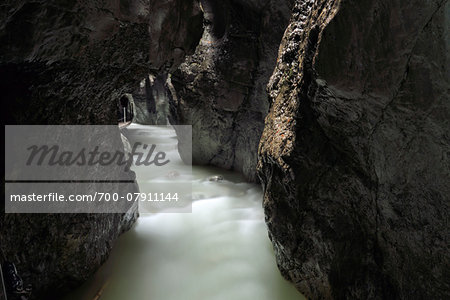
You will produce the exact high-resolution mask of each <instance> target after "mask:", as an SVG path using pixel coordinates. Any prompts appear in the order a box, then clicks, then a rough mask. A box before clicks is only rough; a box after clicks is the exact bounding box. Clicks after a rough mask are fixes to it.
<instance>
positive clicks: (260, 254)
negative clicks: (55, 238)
mask: <svg viewBox="0 0 450 300" xmlns="http://www.w3.org/2000/svg"><path fill="white" fill-rule="evenodd" d="M127 130H128V136H129V137H130V140H134V141H141V142H143V143H144V142H145V143H151V142H153V143H158V144H165V145H166V146H167V149H168V150H170V149H172V150H174V151H173V152H172V154H173V153H176V144H177V140H176V137H175V132H174V131H173V129H170V128H167V129H161V127H159V128H156V127H152V126H142V125H136V124H131V125H130V126H128V128H127ZM156 136H157V138H155V137H156ZM178 159H179V157H178ZM134 171H135V172H136V175H137V180H138V182H139V183H140V185H141V190H142V186H145V184H141V183H142V182H141V181H143V180H144V179H143V178H145V180H147V179H148V178H149V176H150V177H152V180H153V181H154V180H171V179H170V178H167V177H164V176H161V174H146V172H148V171H146V168H145V167H135V168H134ZM179 172H180V174H177V176H184V175H185V174H183V171H179ZM189 172H190V170H189ZM214 175H221V176H223V178H224V179H223V180H220V181H210V180H208V178H210V177H211V176H214ZM158 176H159V177H158ZM189 176H190V178H189V180H190V181H192V194H193V198H194V199H196V200H195V201H194V202H193V204H192V213H153V214H150V213H145V212H147V211H151V209H149V208H148V207H145V205H141V207H140V212H141V217H140V218H139V219H138V221H137V222H136V224H135V226H134V227H133V228H132V229H131V230H130V231H129V232H127V233H125V234H123V235H122V236H121V237H120V238H119V240H118V242H117V243H116V245H115V247H114V250H113V251H112V254H111V256H110V258H109V260H108V261H107V263H105V265H104V266H103V267H102V268H101V269H100V270H99V271H98V272H97V273H96V274H95V276H94V277H93V278H92V280H90V281H89V282H87V283H86V284H84V285H83V286H82V287H81V288H79V289H78V290H76V291H75V292H73V293H72V294H71V295H69V296H68V297H67V298H66V299H65V300H80V299H88V300H175V299H176V300H190V299H192V300H253V299H258V300H264V299H267V300H284V299H286V300H294V299H304V297H303V296H302V295H300V294H299V293H298V292H297V291H296V290H295V288H294V287H293V286H292V285H291V284H290V283H288V282H287V281H285V280H284V279H283V278H282V277H281V275H280V274H279V271H278V269H277V266H276V263H275V258H274V255H273V252H272V246H271V244H270V241H269V239H268V236H267V229H266V226H265V223H264V214H263V210H262V207H261V199H262V191H261V188H260V186H258V185H255V184H249V183H245V182H244V180H243V178H242V177H241V176H240V175H239V174H236V173H232V172H227V171H224V170H220V169H214V168H206V167H198V166H194V167H193V168H192V175H189ZM164 178H165V179H164ZM144 192H145V191H144Z"/></svg>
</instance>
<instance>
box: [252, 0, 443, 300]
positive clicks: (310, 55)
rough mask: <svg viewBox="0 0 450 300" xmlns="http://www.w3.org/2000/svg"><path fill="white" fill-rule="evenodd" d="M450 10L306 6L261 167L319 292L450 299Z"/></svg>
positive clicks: (280, 234)
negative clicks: (449, 222)
mask: <svg viewBox="0 0 450 300" xmlns="http://www.w3.org/2000/svg"><path fill="white" fill-rule="evenodd" d="M449 16H450V5H449V3H448V1H409V0H408V1H406V0H393V1H392V0H390V1H384V0H362V1H352V0H341V1H331V0H318V1H312V0H297V1H296V3H295V7H294V10H293V13H292V17H291V21H290V24H289V26H288V28H287V30H286V32H285V34H284V37H283V41H282V43H281V47H280V52H279V56H278V63H277V66H276V68H275V71H274V73H273V75H272V78H271V80H270V83H269V93H270V100H271V109H270V112H269V114H268V116H267V118H266V122H265V128H264V132H263V135H262V138H261V142H260V145H259V163H258V171H259V176H260V177H261V181H262V183H263V185H264V189H265V193H264V208H265V213H266V221H267V224H268V228H269V235H270V238H271V240H272V243H273V245H274V249H275V252H276V257H277V262H278V266H279V268H280V270H281V272H282V274H283V275H284V276H285V277H286V278H287V279H289V280H291V281H292V282H293V283H294V284H295V285H296V287H297V288H298V289H299V290H300V291H301V292H302V293H304V294H305V295H306V296H307V297H310V298H311V299H445V298H448V297H449V293H450V287H449V281H448V276H449V272H448V270H449V269H450V257H449V256H450V255H449V253H450V252H449V251H448V250H449V249H448V247H449V242H450V241H449V236H450V234H449V227H448V220H449V195H450V171H449V170H450V168H449V166H450V160H449V156H448V154H449V153H450V132H449V130H450V126H449V123H448V120H449V117H450V114H449V106H450V102H449V101H448V100H449V99H450V97H449V87H450V84H449V78H450V76H449V74H450V73H449V58H450V57H449V41H450V40H449V24H450V23H449V21H450V20H449Z"/></svg>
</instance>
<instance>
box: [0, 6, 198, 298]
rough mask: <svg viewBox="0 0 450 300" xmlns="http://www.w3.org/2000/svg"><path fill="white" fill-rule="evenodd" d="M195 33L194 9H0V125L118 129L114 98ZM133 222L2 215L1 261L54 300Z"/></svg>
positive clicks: (160, 66)
mask: <svg viewBox="0 0 450 300" xmlns="http://www.w3.org/2000/svg"><path fill="white" fill-rule="evenodd" d="M201 32H202V12H201V10H200V8H199V6H198V4H197V3H196V2H195V1H182V2H181V1H164V2H163V3H162V2H161V1H139V0H136V1H119V0H107V1H91V0H89V1H83V0H79V1H59V0H58V1H27V0H22V1H12V0H6V1H2V3H1V4H0V45H1V47H0V89H1V91H2V93H1V102H2V119H3V124H117V102H118V99H119V97H120V96H121V95H123V94H124V93H126V92H130V91H133V90H135V89H136V87H137V86H138V84H139V82H140V80H141V79H142V78H144V77H145V76H146V75H148V74H149V73H151V72H154V73H157V72H159V71H161V70H163V71H164V72H167V70H170V69H171V68H176V67H177V65H176V64H177V63H178V64H180V63H181V61H182V60H183V59H184V55H186V54H190V53H192V52H193V50H194V49H195V45H196V44H197V43H198V40H199V39H200V36H201ZM180 49H183V50H182V51H181V50H180ZM156 54H157V55H156ZM174 65H175V66H174ZM163 71H161V72H163ZM117 139H118V140H117ZM117 139H116V142H117V141H119V142H120V134H119V130H118V131H117ZM132 179H134V178H132ZM118 188H119V187H118ZM133 188H135V189H136V187H133ZM121 192H124V191H121ZM136 218H137V207H136V206H133V208H132V209H130V211H129V212H128V213H127V214H100V215H97V214H63V215H50V214H49V215H42V214H39V215H38V214H31V215H24V214H3V215H2V218H1V220H0V246H1V250H2V259H1V261H2V262H3V261H4V260H8V261H11V262H13V263H15V264H16V266H17V268H18V271H19V274H20V275H21V276H22V277H23V279H24V281H25V283H26V284H28V283H30V284H31V285H32V288H33V296H34V297H35V298H38V299H60V296H61V293H64V291H67V289H69V288H73V287H74V286H77V285H79V284H80V283H81V282H83V281H85V280H86V279H87V278H89V276H91V275H92V274H93V273H94V272H95V271H96V270H97V268H98V267H99V266H100V265H101V264H102V263H103V262H104V261H105V260H106V259H107V257H108V255H109V252H110V250H111V248H112V246H113V244H114V241H115V240H116V239H117V237H118V235H119V234H120V233H121V232H123V231H124V230H127V229H129V228H130V227H131V225H132V224H133V223H134V221H135V219H136Z"/></svg>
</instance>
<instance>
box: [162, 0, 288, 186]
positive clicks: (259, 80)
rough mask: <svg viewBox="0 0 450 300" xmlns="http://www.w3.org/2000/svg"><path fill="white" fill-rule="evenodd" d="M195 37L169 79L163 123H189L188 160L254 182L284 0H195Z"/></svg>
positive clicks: (284, 17) (283, 19)
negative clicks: (199, 31)
mask: <svg viewBox="0 0 450 300" xmlns="http://www.w3.org/2000/svg"><path fill="white" fill-rule="evenodd" d="M200 2H201V7H202V11H203V13H204V20H203V23H204V31H203V36H202V38H201V40H200V42H199V44H198V45H197V47H196V50H195V53H194V54H192V55H188V56H187V57H186V59H185V61H184V62H183V63H182V64H181V66H180V67H179V68H178V69H177V70H176V71H174V72H172V76H171V84H172V85H173V86H172V87H171V88H169V90H170V91H172V95H171V96H170V97H171V99H172V102H171V110H170V112H171V113H170V117H169V119H170V121H171V122H172V123H175V124H192V129H193V136H192V139H193V140H192V141H193V143H192V145H193V149H192V152H193V162H194V163H197V164H210V165H215V166H219V167H222V168H226V169H234V170H237V171H239V172H241V173H243V174H244V175H245V176H246V177H247V179H249V180H250V181H256V180H257V177H256V161H257V157H256V153H257V146H258V143H259V139H260V136H261V133H262V129H263V126H264V117H265V116H266V114H267V112H268V107H269V106H268V101H267V100H268V99H267V93H266V91H265V89H266V85H267V82H268V80H269V77H270V75H271V73H272V72H273V68H274V66H275V60H276V55H277V50H278V48H279V44H280V40H281V37H282V34H283V32H284V30H285V28H286V25H287V23H288V19H289V15H290V9H291V3H292V1H289V0H286V1H272V0H258V1H250V2H249V1H215V0H205V1H203V0H202V1H200Z"/></svg>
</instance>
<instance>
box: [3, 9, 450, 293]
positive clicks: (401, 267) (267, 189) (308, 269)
mask: <svg viewBox="0 0 450 300" xmlns="http://www.w3.org/2000/svg"><path fill="white" fill-rule="evenodd" d="M0 42H1V43H0V44H1V47H0V87H1V95H2V96H1V97H2V104H3V110H2V112H3V115H2V119H3V124H4V125H10V126H12V125H14V126H19V125H20V126H25V125H27V126H28V125H52V126H55V125H85V126H93V125H102V126H107V125H113V127H112V128H113V131H112V132H110V135H108V136H107V135H103V137H102V138H100V140H101V141H99V140H93V139H90V140H89V139H88V138H87V140H89V141H88V142H89V143H100V142H101V143H102V145H106V147H107V148H108V147H109V149H111V150H112V149H117V148H120V149H121V150H123V152H124V153H126V154H127V155H130V157H132V156H133V153H134V152H133V151H134V150H135V149H134V145H136V143H144V142H145V141H150V142H148V143H149V144H151V143H153V144H158V143H159V144H161V145H162V146H167V145H169V146H170V147H169V148H167V150H164V151H166V153H169V154H170V153H172V155H175V156H174V157H175V158H174V159H172V161H176V164H177V166H181V165H182V164H183V163H185V164H187V165H191V164H192V170H191V169H189V170H190V171H189V172H192V174H191V173H189V175H188V174H187V173H184V171H182V170H184V169H183V168H184V167H182V169H177V171H173V170H168V171H167V172H166V173H153V171H151V170H150V169H145V168H144V169H142V168H138V167H137V166H136V157H134V164H135V165H134V166H133V167H132V172H125V171H124V170H122V169H121V168H116V169H111V172H113V173H115V174H116V175H117V176H120V178H121V180H119V181H118V183H117V184H115V183H114V180H112V182H113V183H114V184H113V185H112V188H111V190H110V192H111V193H115V194H118V195H122V194H124V195H127V194H134V193H142V192H149V193H150V192H151V191H150V189H148V188H147V187H146V185H147V184H156V185H157V184H158V183H159V182H163V183H164V184H167V183H169V184H170V182H171V180H173V179H174V178H175V179H177V180H185V181H183V183H188V184H189V186H190V188H192V193H191V196H192V212H191V213H186V214H184V213H165V212H154V211H152V210H151V209H148V208H147V207H146V206H145V205H143V204H142V203H139V205H138V203H134V204H133V205H130V206H127V208H126V210H122V211H121V212H120V213H11V212H10V211H8V206H7V205H6V204H7V201H8V198H7V196H6V194H7V190H8V188H7V187H8V184H11V183H17V181H20V180H16V181H14V180H11V179H10V174H9V173H7V171H6V170H7V169H8V168H7V166H8V165H10V164H11V162H9V161H8V157H6V156H5V160H4V165H5V166H6V167H5V175H4V182H5V184H4V194H5V197H4V199H5V200H4V203H5V205H3V206H2V210H3V216H2V218H1V219H0V250H1V256H0V257H1V259H0V262H1V264H2V270H3V275H2V286H4V287H5V289H6V290H7V291H6V292H5V291H3V292H1V296H0V299H5V300H7V299H21V298H20V293H16V294H14V290H13V289H12V286H11V280H9V279H11V278H12V277H11V276H12V275H8V274H9V273H8V269H7V268H6V269H5V266H7V265H8V264H10V263H12V264H14V266H15V267H16V271H17V273H18V274H19V275H20V276H21V278H22V280H23V284H24V285H25V284H30V286H31V292H29V293H28V292H27V293H25V292H24V293H23V294H22V297H24V299H67V300H76V299H96V300H99V299H105V300H107V299H110V300H111V299H131V300H141V299H153V300H157V299H161V300H163V299H164V300H168V299H200V300H210V299H230V297H232V298H233V299H237V300H241V299H242V300H247V299H268V300H269V299H273V300H284V299H304V298H307V299H447V298H449V297H450V280H449V278H450V271H449V270H450V249H449V248H450V229H449V220H450V216H449V195H450V157H449V155H450V126H449V120H450V110H449V108H450V101H449V100H450V95H449V93H450V82H449V81H450V71H449V67H450V52H449V47H450V3H449V1H448V0H433V1H418V0H412V1H411V0H390V1H387V0H360V1H356V0H246V1H244V0H223V1H219V0H164V1H157V0H91V1H86V0H72V1H56V0H51V1H45V0H19V1H17V0H16V1H13V0H4V1H3V2H2V3H1V4H0ZM117 125H118V126H117ZM158 125H159V126H161V127H156V126H158ZM183 125H190V126H183ZM8 128H9V127H6V126H5V131H4V132H5V139H4V140H5V149H7V148H8V145H11V144H13V143H14V141H13V140H10V139H8V138H7V137H8V136H10V135H9V134H8V131H7V130H8ZM11 128H13V127H11ZM27 128H28V127H27ZM30 128H31V127H30ZM45 128H47V127H45ZM48 128H51V127H48ZM92 128H94V129H92V130H93V133H92V134H93V135H96V136H102V131H101V130H102V129H98V131H97V132H96V130H97V129H95V128H97V127H92ZM98 128H100V127H98ZM105 128H106V127H105ZM108 128H110V127H108ZM173 130H174V131H173ZM52 138H53V137H52ZM54 138H55V141H57V138H58V137H57V135H56V136H55V137H54ZM5 151H6V150H5ZM147 151H148V150H147ZM6 152H7V151H6ZM18 152H20V151H19V149H18ZM13 166H14V164H13ZM180 168H181V167H180ZM180 170H181V171H180ZM164 172H165V171H164ZM17 173H20V172H19V171H17ZM12 174H13V175H14V176H18V175H17V174H15V173H14V172H12ZM99 174H100V171H98V170H96V169H89V171H86V174H85V177H86V178H81V179H82V180H80V178H74V180H62V181H67V182H64V183H71V182H73V181H77V180H78V181H83V180H87V179H88V177H89V176H91V177H92V176H94V175H95V176H97V178H100V179H103V180H105V181H107V180H106V179H108V178H109V177H108V176H107V174H106V175H105V176H106V177H101V176H99ZM19 175H20V174H19ZM22 175H23V174H22ZM25 175H27V174H25ZM46 175H47V174H42V178H43V179H44V177H45V176H46ZM147 175H148V176H150V179H148V180H144V179H143V177H142V176H147ZM102 176H103V175H102ZM14 178H16V177H14ZM39 179H40V178H39ZM60 179H63V178H60ZM159 180H161V181H159ZM37 181H39V180H37ZM44 181H45V180H44ZM100 181H101V180H100ZM122 181H123V182H122ZM124 182H126V183H127V184H126V188H124V187H123V185H122V183H124ZM94 183H95V182H93V183H92V184H94ZM161 184H162V183H161ZM260 187H262V190H261V189H260ZM85 192H92V193H94V192H96V191H95V190H94V188H93V187H92V186H88V188H87V189H86V191H85ZM261 208H262V209H261ZM139 214H141V216H139ZM158 226H161V228H159V227H158ZM162 226H164V227H162ZM207 229H210V230H207ZM122 234H123V235H122ZM269 240H270V243H269ZM171 247H172V248H171ZM272 249H273V252H272ZM165 255H171V256H170V259H168V258H167V257H166V256H165ZM127 263H129V266H127ZM115 265H118V266H120V267H118V269H117V270H116V269H115V267H114V268H113V267H112V266H115ZM136 268H137V269H139V270H140V271H142V272H141V273H142V274H143V275H142V274H141V273H139V274H141V275H142V276H140V278H139V280H138V281H133V282H132V283H129V282H128V281H127V280H126V279H129V278H126V277H125V275H123V276H122V278H121V277H120V275H121V272H122V271H123V272H124V274H126V273H127V272H131V271H133V272H135V271H136ZM140 268H142V269H140ZM9 270H11V268H10V269H9ZM111 270H116V271H111ZM5 271H6V272H5ZM144 271H145V272H144ZM5 273H6V274H5ZM12 273H14V272H12ZM109 273H112V274H109ZM105 274H107V275H105ZM130 274H131V273H130ZM133 274H134V273H133ZM170 274H172V275H173V274H177V277H176V278H178V280H179V282H181V283H179V284H178V285H177V284H175V283H174V284H173V285H169V284H167V282H166V281H170V279H171V278H169V277H170V276H172V275H170ZM8 276H9V277H8ZM129 276H131V277H132V276H134V275H129ZM136 276H137V275H136ZM281 276H282V277H283V278H284V279H285V280H283V279H282V277H281ZM106 277H108V278H109V277H114V278H119V279H118V280H111V283H110V284H109V285H108V286H106V284H105V282H106V281H105V280H106V279H105V278H106ZM124 278H125V279H124ZM143 278H145V279H146V278H148V282H145V281H144V282H140V280H142V279H143ZM16 279H17V278H16ZM16 279H15V280H16ZM22 280H20V281H22ZM13 281H14V280H13ZM18 281H19V280H18V279H17V280H16V282H18ZM165 284H167V285H165ZM15 288H17V286H16V287H15ZM164 289H165V290H164ZM296 290H297V291H296ZM6 294H7V295H6ZM2 296H3V298H2Z"/></svg>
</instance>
